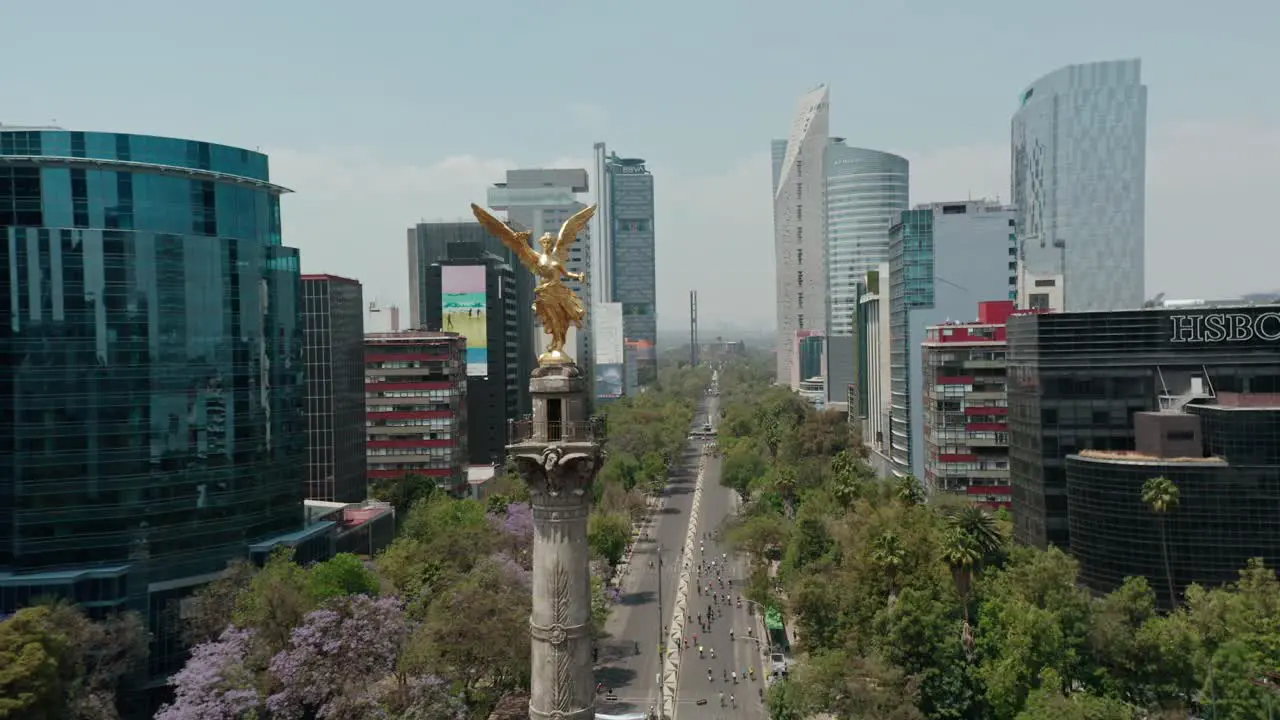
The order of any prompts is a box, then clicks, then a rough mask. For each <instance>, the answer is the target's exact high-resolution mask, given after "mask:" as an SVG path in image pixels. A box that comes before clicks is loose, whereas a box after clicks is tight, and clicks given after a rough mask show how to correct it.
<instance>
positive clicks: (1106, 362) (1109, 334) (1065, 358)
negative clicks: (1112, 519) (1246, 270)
mask: <svg viewBox="0 0 1280 720" xmlns="http://www.w3.org/2000/svg"><path fill="white" fill-rule="evenodd" d="M1276 393H1280V305H1274V304H1272V305H1241V306H1204V307H1196V308H1188V307H1180V308H1153V309H1142V310H1121V311H1111V312H1081V313H1051V314H1036V315H1021V316H1015V317H1012V318H1010V319H1009V323H1008V404H1009V475H1010V483H1011V484H1012V486H1013V487H1012V495H1013V511H1014V522H1015V535H1016V537H1017V538H1018V540H1019V541H1021V542H1024V543H1026V544H1029V545H1035V546H1038V547H1046V546H1048V545H1058V546H1059V547H1062V548H1064V549H1066V548H1067V547H1069V544H1070V533H1071V531H1070V529H1069V526H1068V525H1069V524H1068V509H1067V480H1066V469H1065V468H1066V463H1065V458H1066V457H1067V456H1069V455H1075V454H1077V453H1080V452H1082V451H1089V452H1091V453H1121V454H1123V453H1126V452H1133V451H1134V449H1135V434H1134V419H1133V416H1134V413H1138V412H1151V411H1168V412H1180V411H1182V409H1183V408H1184V407H1185V406H1186V405H1187V404H1188V403H1199V404H1207V405H1212V404H1215V403H1218V402H1219V399H1220V398H1225V397H1232V398H1237V399H1238V398H1241V397H1244V398H1246V399H1247V398H1250V397H1255V398H1263V397H1267V396H1271V395H1273V394H1276Z"/></svg>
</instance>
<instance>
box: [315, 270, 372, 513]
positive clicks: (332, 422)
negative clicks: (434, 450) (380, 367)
mask: <svg viewBox="0 0 1280 720" xmlns="http://www.w3.org/2000/svg"><path fill="white" fill-rule="evenodd" d="M302 327H303V338H302V340H303V350H304V357H303V361H304V362H305V363H306V368H307V446H308V448H307V499H309V500H325V501H329V502H342V503H355V502H361V501H363V500H364V499H365V496H366V494H367V493H366V489H367V488H366V478H365V432H364V423H365V402H364V374H365V373H364V297H363V292H362V288H361V286H360V281H359V280H352V279H351V278H344V277H339V276H337V275H303V276H302Z"/></svg>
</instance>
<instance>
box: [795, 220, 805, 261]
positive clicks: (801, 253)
mask: <svg viewBox="0 0 1280 720" xmlns="http://www.w3.org/2000/svg"><path fill="white" fill-rule="evenodd" d="M796 229H797V230H799V228H796ZM796 262H798V263H802V262H804V249H803V248H796Z"/></svg>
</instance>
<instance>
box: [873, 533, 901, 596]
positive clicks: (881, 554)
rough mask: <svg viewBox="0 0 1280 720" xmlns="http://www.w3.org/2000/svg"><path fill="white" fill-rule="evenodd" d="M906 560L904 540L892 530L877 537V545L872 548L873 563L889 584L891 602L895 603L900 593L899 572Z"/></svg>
mask: <svg viewBox="0 0 1280 720" xmlns="http://www.w3.org/2000/svg"><path fill="white" fill-rule="evenodd" d="M905 560H906V552H905V551H904V550H903V548H902V540H901V539H900V538H899V537H898V536H897V534H896V533H894V532H893V531H892V530H886V531H885V532H882V533H880V534H879V535H878V536H876V540H875V545H874V546H872V548H871V561H872V562H874V563H875V564H876V567H878V568H880V570H881V571H882V572H883V573H884V575H885V578H886V579H887V580H888V582H889V602H893V599H894V597H895V596H896V595H897V592H898V572H899V571H900V570H901V569H902V564H903V562H904V561H905Z"/></svg>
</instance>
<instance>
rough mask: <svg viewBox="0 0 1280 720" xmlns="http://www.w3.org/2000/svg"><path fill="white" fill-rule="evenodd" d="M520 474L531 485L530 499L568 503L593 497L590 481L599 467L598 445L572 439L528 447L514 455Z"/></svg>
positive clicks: (546, 503)
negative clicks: (539, 446) (571, 441)
mask: <svg viewBox="0 0 1280 720" xmlns="http://www.w3.org/2000/svg"><path fill="white" fill-rule="evenodd" d="M512 460H513V461H514V462H515V465H516V470H517V471H518V472H519V473H520V477H521V478H522V479H524V481H525V482H526V483H528V485H529V494H530V501H531V504H532V505H533V506H534V507H537V506H538V505H559V506H562V505H568V504H576V503H573V502H566V501H571V500H573V499H577V498H581V500H582V502H586V503H589V502H590V501H591V494H590V492H589V491H590V490H591V485H592V483H593V482H595V479H596V473H598V472H599V470H600V465H601V462H600V460H601V458H600V453H599V446H597V445H594V444H583V443H572V444H553V445H547V446H545V447H543V448H541V449H537V450H535V449H532V448H531V449H529V450H525V451H523V452H518V453H516V454H515V455H513V456H512Z"/></svg>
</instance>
